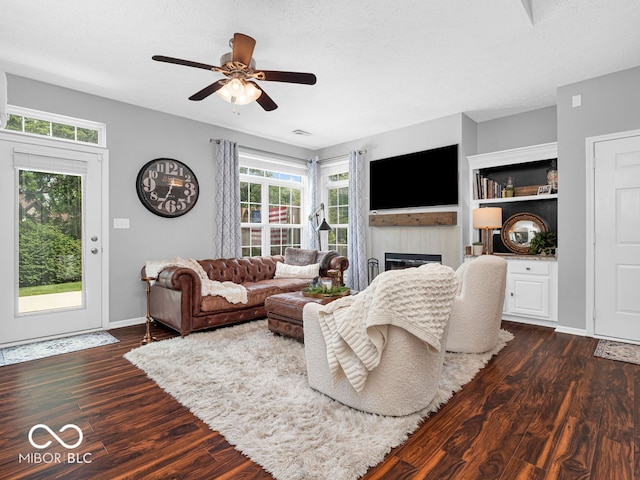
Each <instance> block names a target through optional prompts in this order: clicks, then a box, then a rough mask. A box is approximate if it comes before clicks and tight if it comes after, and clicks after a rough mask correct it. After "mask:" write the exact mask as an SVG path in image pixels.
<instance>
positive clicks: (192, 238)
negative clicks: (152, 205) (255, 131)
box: [4, 75, 311, 322]
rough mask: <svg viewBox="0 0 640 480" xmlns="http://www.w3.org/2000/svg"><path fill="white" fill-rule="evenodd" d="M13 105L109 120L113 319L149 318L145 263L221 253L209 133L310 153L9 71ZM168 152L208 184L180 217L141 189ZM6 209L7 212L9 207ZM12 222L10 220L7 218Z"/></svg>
mask: <svg viewBox="0 0 640 480" xmlns="http://www.w3.org/2000/svg"><path fill="white" fill-rule="evenodd" d="M7 83H8V97H9V104H11V105H16V106H21V107H26V108H33V109H36V110H42V111H45V112H52V113H57V114H61V115H68V116H72V117H76V118H83V119H87V120H93V121H97V122H102V123H105V124H106V125H107V148H108V149H109V177H110V178H109V182H110V183H109V217H110V218H109V226H110V228H109V236H110V245H109V290H110V292H109V297H110V298H109V317H110V319H109V320H110V322H116V321H120V320H129V319H134V318H140V317H142V316H144V314H145V309H146V303H145V297H144V284H143V283H142V282H141V281H140V280H139V276H140V269H141V267H142V266H143V265H144V263H145V261H146V260H148V259H149V260H158V259H170V258H173V257H175V256H182V257H186V258H189V257H191V258H210V257H212V256H214V245H213V232H214V229H215V225H214V224H213V202H214V198H215V196H214V195H215V192H214V189H213V160H212V158H213V147H212V144H211V143H210V142H209V139H210V138H227V139H230V140H235V141H238V142H239V143H240V144H241V145H243V146H245V147H251V148H255V149H260V150H268V151H271V152H275V153H280V154H284V155H289V156H293V157H296V158H309V157H310V155H311V152H310V151H307V150H305V149H302V148H298V147H294V146H291V145H285V144H282V143H277V142H273V141H269V140H265V139H262V138H258V137H253V136H250V135H246V134H242V133H239V132H235V131H231V130H226V129H223V128H220V127H216V126H213V125H207V124H204V123H200V122H195V121H192V120H188V119H185V118H181V117H177V116H172V115H167V114H164V113H160V112H156V111H153V110H148V109H145V108H140V107H136V106H133V105H129V104H126V103H121V102H116V101H113V100H108V99H105V98H101V97H96V96H93V95H87V94H84V93H80V92H77V91H73V90H69V89H65V88H60V87H57V86H53V85H50V84H47V83H42V82H38V81H34V80H30V79H27V78H23V77H17V76H14V75H7ZM157 157H169V158H175V159H177V160H181V161H183V162H184V163H186V164H187V165H188V166H189V167H191V169H192V170H193V171H194V173H195V174H196V176H197V177H198V181H199V183H200V186H201V193H200V197H199V199H198V203H197V204H196V206H195V207H194V208H193V210H191V211H190V212H189V213H188V214H186V215H184V216H183V217H179V218H169V219H168V218H162V217H158V216H156V215H154V214H152V213H151V212H149V211H148V210H146V209H145V208H144V207H143V206H142V204H141V203H140V201H139V200H138V196H137V194H136V190H135V179H136V176H137V174H138V171H139V170H140V168H141V167H142V166H143V165H144V164H145V163H146V162H148V161H149V160H152V159H154V158H157ZM4 212H5V213H8V212H9V211H7V210H6V209H5V210H4ZM113 218H128V219H130V224H131V228H129V229H128V230H121V229H113V228H112V227H113ZM6 223H10V220H7V221H6V222H5V224H6Z"/></svg>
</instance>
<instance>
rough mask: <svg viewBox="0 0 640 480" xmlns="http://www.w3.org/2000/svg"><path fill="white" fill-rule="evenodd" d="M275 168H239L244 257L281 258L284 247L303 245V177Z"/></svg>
mask: <svg viewBox="0 0 640 480" xmlns="http://www.w3.org/2000/svg"><path fill="white" fill-rule="evenodd" d="M241 163H242V156H241ZM275 168H280V169H282V170H285V169H286V165H283V164H281V165H279V166H275ZM275 168H274V169H273V170H269V169H264V168H255V167H252V166H246V165H243V166H241V167H240V221H241V230H242V255H243V256H255V255H280V254H284V250H285V248H286V247H298V248H299V247H301V246H302V237H303V235H302V230H303V225H302V217H303V215H302V209H303V201H302V199H303V198H304V191H305V189H304V180H306V178H304V177H302V176H301V175H296V174H295V173H290V172H286V171H278V170H276V169H275ZM263 212H264V213H263Z"/></svg>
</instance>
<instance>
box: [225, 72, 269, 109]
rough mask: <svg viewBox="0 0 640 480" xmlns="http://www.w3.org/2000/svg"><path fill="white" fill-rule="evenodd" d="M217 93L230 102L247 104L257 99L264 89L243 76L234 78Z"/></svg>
mask: <svg viewBox="0 0 640 480" xmlns="http://www.w3.org/2000/svg"><path fill="white" fill-rule="evenodd" d="M216 93H217V94H218V95H219V96H220V98H222V99H223V100H226V101H227V102H229V103H233V104H235V105H247V104H249V103H251V102H253V101H255V100H256V99H257V98H258V97H259V96H260V95H261V94H262V90H260V89H259V88H257V87H256V86H255V85H254V84H253V83H248V82H245V81H244V80H242V79H241V78H232V79H231V80H229V81H228V82H227V83H226V85H225V86H224V87H222V88H221V89H219V90H218V91H217V92H216Z"/></svg>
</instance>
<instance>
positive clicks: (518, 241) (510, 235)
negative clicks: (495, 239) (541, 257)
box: [500, 213, 548, 254]
mask: <svg viewBox="0 0 640 480" xmlns="http://www.w3.org/2000/svg"><path fill="white" fill-rule="evenodd" d="M547 230H548V228H547V224H546V223H545V221H544V220H543V219H542V218H540V217H539V216H537V215H534V214H533V213H516V214H515V215H512V216H510V217H509V218H507V220H506V221H505V222H504V224H503V225H502V231H501V232H500V236H501V238H502V243H504V246H505V247H507V248H508V249H509V250H511V251H512V252H513V253H519V254H527V253H529V247H530V246H531V239H532V238H533V237H534V236H535V234H536V233H538V232H546V231H547Z"/></svg>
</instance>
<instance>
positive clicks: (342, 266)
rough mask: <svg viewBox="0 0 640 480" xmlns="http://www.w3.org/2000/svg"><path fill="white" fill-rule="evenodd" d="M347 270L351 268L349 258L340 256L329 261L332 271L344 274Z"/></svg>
mask: <svg viewBox="0 0 640 480" xmlns="http://www.w3.org/2000/svg"><path fill="white" fill-rule="evenodd" d="M347 268H349V259H348V258H347V257H343V256H342V255H338V256H337V257H333V258H332V259H330V260H329V269H330V270H340V271H341V272H344V271H345V270H346V269H347Z"/></svg>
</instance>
